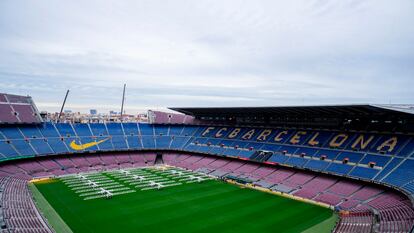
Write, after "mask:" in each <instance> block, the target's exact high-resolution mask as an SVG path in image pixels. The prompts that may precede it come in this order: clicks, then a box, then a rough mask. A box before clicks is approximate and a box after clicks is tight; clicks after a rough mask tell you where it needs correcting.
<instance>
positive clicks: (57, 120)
mask: <svg viewBox="0 0 414 233" xmlns="http://www.w3.org/2000/svg"><path fill="white" fill-rule="evenodd" d="M68 95H69V89H68V90H67V91H66V95H65V99H64V100H63V104H62V107H61V108H60V112H59V115H58V117H57V119H56V123H59V122H60V116H61V115H62V112H63V108H64V107H65V104H66V99H67V98H68Z"/></svg>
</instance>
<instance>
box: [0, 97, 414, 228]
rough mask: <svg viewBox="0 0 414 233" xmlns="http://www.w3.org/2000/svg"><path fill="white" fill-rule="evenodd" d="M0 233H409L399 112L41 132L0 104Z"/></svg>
mask: <svg viewBox="0 0 414 233" xmlns="http://www.w3.org/2000/svg"><path fill="white" fill-rule="evenodd" d="M0 109H1V111H0V114H1V115H0V121H1V126H0V156H1V163H0V177H1V179H0V201H1V202H0V203H1V209H0V210H1V211H0V223H1V229H2V232H214V231H216V232H310V233H316V232H338V233H340V232H349V233H351V232H412V228H413V225H414V209H413V203H412V197H413V196H412V195H413V193H414V172H413V168H414V138H413V137H412V134H411V133H412V130H413V129H414V127H413V126H414V125H413V123H414V111H413V110H412V108H409V106H393V105H329V106H328V105H326V106H297V107H295V106H291V107H248V108H247V107H245V108H239V107H234V108H224V107H223V108H172V110H174V111H176V112H177V113H167V112H162V111H150V112H149V113H148V114H149V115H150V116H151V117H150V119H151V120H150V121H149V122H147V123H142V122H141V123H140V122H104V123H92V122H91V123H63V122H52V121H45V120H44V119H43V118H42V117H41V115H40V113H39V111H38V110H37V107H36V105H35V103H34V101H33V100H32V98H31V97H29V96H18V95H12V94H0Z"/></svg>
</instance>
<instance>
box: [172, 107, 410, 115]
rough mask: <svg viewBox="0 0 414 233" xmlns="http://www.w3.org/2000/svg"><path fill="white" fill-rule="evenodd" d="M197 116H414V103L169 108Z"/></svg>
mask: <svg viewBox="0 0 414 233" xmlns="http://www.w3.org/2000/svg"><path fill="white" fill-rule="evenodd" d="M170 109H171V110H174V111H178V112H181V113H184V114H187V115H192V116H195V117H197V118H200V117H211V116H234V117H238V116H240V117H243V116H296V117H298V116H303V117H305V116H306V117H310V116H312V117H316V116H318V117H335V118H336V117H339V118H344V117H385V118H388V117H391V116H393V117H396V116H400V117H403V118H407V117H408V118H414V105H377V104H355V105H320V106H279V107H203V108H170Z"/></svg>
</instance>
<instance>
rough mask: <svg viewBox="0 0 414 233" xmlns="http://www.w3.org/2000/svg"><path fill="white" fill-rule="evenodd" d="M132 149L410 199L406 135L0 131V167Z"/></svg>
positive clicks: (123, 127) (113, 126) (103, 127)
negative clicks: (196, 156)
mask: <svg viewBox="0 0 414 233" xmlns="http://www.w3.org/2000/svg"><path fill="white" fill-rule="evenodd" d="M139 149H172V150H182V151H193V152H201V153H209V154H215V155H219V156H234V157H239V158H240V159H245V160H254V161H258V162H265V163H278V164H282V165H287V166H294V167H298V168H304V169H311V170H316V171H322V172H327V173H332V174H335V175H341V176H348V177H353V178H359V179H364V180H369V181H376V182H380V183H384V184H387V185H391V186H394V187H396V188H400V189H402V190H404V191H406V192H408V193H414V159H413V156H414V154H413V151H414V138H413V137H412V136H408V135H392V134H377V133H359V132H337V131H322V130H298V129H266V128H234V127H214V126H191V125H187V126H183V125H149V124H137V123H123V124H121V123H107V124H103V123H99V124H98V123H95V124H64V123H60V124H51V123H46V124H42V125H38V126H36V125H32V126H23V125H22V126H9V127H6V126H3V127H1V128H0V157H1V158H0V161H1V160H10V159H17V158H22V157H31V156H39V155H48V154H64V153H81V152H93V151H112V150H139ZM262 151H266V152H268V153H264V152H262Z"/></svg>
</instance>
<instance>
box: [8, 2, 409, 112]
mask: <svg viewBox="0 0 414 233" xmlns="http://www.w3.org/2000/svg"><path fill="white" fill-rule="evenodd" d="M413 12H414V1H412V0H395V1H385V0H342V1H325V0H302V1H299V0H297V1H275V0H270V1H233V0H229V1H210V0H209V1H206V0H200V1H184V0H183V1H180V0H174V1H162V0H151V1H136V0H130V1H125V0H113V1H102V0H89V1H80V0H73V1H54V0H43V1H36V0H2V1H0V92H5V93H10V94H21V95H30V96H32V97H33V99H34V101H35V103H36V104H37V106H38V108H39V110H47V111H58V110H59V108H60V105H61V104H62V101H63V97H64V94H65V91H66V90H67V89H70V90H71V93H70V96H69V98H68V102H67V107H66V109H71V110H73V111H81V112H88V111H89V109H97V110H98V111H99V112H107V111H109V110H114V111H120V104H121V98H122V85H123V84H124V83H126V84H127V95H126V102H125V110H126V112H127V113H137V112H142V111H144V110H145V109H147V108H151V109H159V110H164V109H165V108H166V107H206V106H277V105H323V104H352V103H384V104H388V103H394V104H397V103H398V104H399V103H401V104H413V103H414V94H413V93H414V92H413V90H412V89H413V87H414V77H413V76H414V75H413V74H414V27H413V26H412V22H414V14H413Z"/></svg>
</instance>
